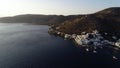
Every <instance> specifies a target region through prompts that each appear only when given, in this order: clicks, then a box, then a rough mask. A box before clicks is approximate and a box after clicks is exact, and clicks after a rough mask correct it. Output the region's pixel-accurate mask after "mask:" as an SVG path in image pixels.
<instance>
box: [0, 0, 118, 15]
mask: <svg viewBox="0 0 120 68" xmlns="http://www.w3.org/2000/svg"><path fill="white" fill-rule="evenodd" d="M109 7H120V0H0V17H4V16H14V15H19V14H45V15H54V14H55V15H76V14H90V13H95V12H97V11H100V10H103V9H105V8H109Z"/></svg>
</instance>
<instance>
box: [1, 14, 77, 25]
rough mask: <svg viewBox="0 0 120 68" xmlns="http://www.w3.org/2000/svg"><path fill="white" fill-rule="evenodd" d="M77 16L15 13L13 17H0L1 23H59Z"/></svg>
mask: <svg viewBox="0 0 120 68" xmlns="http://www.w3.org/2000/svg"><path fill="white" fill-rule="evenodd" d="M74 17H77V16H62V15H59V16H58V15H35V14H26V15H17V16H13V17H3V18H0V22H2V23H32V24H43V25H49V24H59V23H62V22H64V21H66V20H70V19H72V18H74Z"/></svg>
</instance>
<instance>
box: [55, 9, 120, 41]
mask: <svg viewBox="0 0 120 68" xmlns="http://www.w3.org/2000/svg"><path fill="white" fill-rule="evenodd" d="M57 27H59V29H57V31H60V32H64V33H67V34H81V33H82V32H92V31H93V30H98V31H99V32H100V33H101V34H102V35H104V34H105V33H108V36H107V38H108V39H109V38H110V37H111V36H117V37H119V38H120V7H112V8H108V9H105V10H102V11H99V12H96V13H94V14H89V15H83V16H79V17H77V18H75V19H71V20H68V21H65V22H64V23H62V24H60V25H59V26H57ZM104 36H105V35H104Z"/></svg>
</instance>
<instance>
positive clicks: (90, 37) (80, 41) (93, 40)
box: [48, 28, 120, 48]
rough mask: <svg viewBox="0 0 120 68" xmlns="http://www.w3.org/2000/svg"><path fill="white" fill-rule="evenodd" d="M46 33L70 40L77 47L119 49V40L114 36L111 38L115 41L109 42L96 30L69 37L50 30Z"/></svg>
mask: <svg viewBox="0 0 120 68" xmlns="http://www.w3.org/2000/svg"><path fill="white" fill-rule="evenodd" d="M48 33H49V34H53V35H57V36H60V37H63V38H64V39H72V40H73V41H74V42H75V43H76V44H77V45H79V46H89V45H93V46H95V47H104V46H112V47H117V48H120V39H116V36H113V37H112V38H113V39H114V40H115V41H109V40H107V39H105V38H104V37H103V36H102V35H101V34H100V33H99V31H98V30H94V31H93V32H91V33H86V32H82V33H81V35H77V34H72V35H70V34H66V33H63V32H59V31H57V30H54V29H52V28H50V29H49V31H48ZM105 35H107V33H105Z"/></svg>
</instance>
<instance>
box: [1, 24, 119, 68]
mask: <svg viewBox="0 0 120 68" xmlns="http://www.w3.org/2000/svg"><path fill="white" fill-rule="evenodd" d="M48 28H49V27H48V26H45V25H27V24H2V23H1V24H0V68H83V67H89V68H90V67H97V68H98V67H102V68H107V67H113V68H116V67H118V66H120V59H119V57H120V51H119V50H115V49H112V48H102V49H99V48H98V49H97V53H93V51H92V50H90V51H89V52H87V51H86V50H85V48H83V47H79V46H77V45H75V44H74V43H73V42H72V41H71V40H64V39H63V38H61V37H56V36H54V35H49V34H48ZM114 55H115V56H116V57H117V59H116V60H115V59H113V58H112V57H113V56H114Z"/></svg>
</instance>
